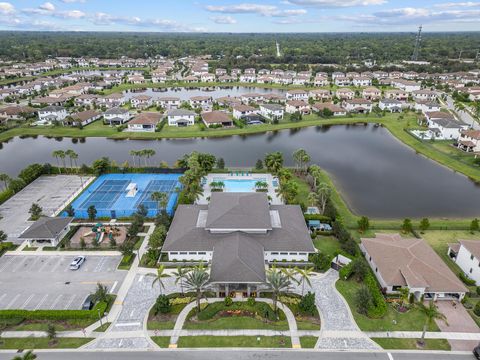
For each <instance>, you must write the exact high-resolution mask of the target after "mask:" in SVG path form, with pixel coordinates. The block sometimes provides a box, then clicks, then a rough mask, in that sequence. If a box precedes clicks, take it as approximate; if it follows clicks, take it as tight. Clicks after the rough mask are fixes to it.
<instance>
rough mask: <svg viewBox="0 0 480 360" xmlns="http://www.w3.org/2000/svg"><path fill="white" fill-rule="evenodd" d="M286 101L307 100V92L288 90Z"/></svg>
mask: <svg viewBox="0 0 480 360" xmlns="http://www.w3.org/2000/svg"><path fill="white" fill-rule="evenodd" d="M287 100H304V101H307V100H308V91H306V90H288V91H287Z"/></svg>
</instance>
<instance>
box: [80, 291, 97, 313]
mask: <svg viewBox="0 0 480 360" xmlns="http://www.w3.org/2000/svg"><path fill="white" fill-rule="evenodd" d="M93 305H94V301H93V295H91V294H90V295H88V296H87V298H86V299H85V301H84V302H83V305H82V310H92V308H93Z"/></svg>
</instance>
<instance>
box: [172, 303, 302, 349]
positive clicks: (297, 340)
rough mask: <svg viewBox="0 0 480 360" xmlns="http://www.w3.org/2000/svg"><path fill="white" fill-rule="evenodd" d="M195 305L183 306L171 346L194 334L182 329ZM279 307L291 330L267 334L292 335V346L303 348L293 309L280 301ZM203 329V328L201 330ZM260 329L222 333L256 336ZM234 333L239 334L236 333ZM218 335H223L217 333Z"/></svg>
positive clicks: (270, 331) (271, 331) (173, 346)
mask: <svg viewBox="0 0 480 360" xmlns="http://www.w3.org/2000/svg"><path fill="white" fill-rule="evenodd" d="M224 300H225V299H223V298H209V299H202V300H200V302H201V303H202V304H204V303H209V304H211V303H215V302H223V301H224ZM233 301H235V302H236V301H247V299H244V298H242V299H233ZM256 301H260V302H265V303H269V304H272V303H273V301H272V299H266V298H265V299H264V298H257V299H256ZM195 306H197V303H196V302H195V301H194V302H191V303H190V304H188V305H187V306H185V307H184V308H183V310H182V311H181V312H180V314H179V315H178V317H177V321H176V322H175V327H174V328H173V334H172V335H171V338H170V345H169V347H170V348H176V347H177V342H178V338H179V337H180V336H190V335H188V334H189V333H192V334H193V333H195V331H192V332H191V331H190V330H182V329H183V326H184V324H185V321H186V319H187V316H188V314H189V313H190V311H192V309H193V308H194V307H195ZM278 308H279V309H280V310H282V311H283V312H284V313H285V317H286V318H287V322H288V328H289V329H290V330H289V331H288V330H286V331H283V332H282V331H276V330H266V332H267V333H268V335H266V336H274V335H280V334H281V335H285V336H290V338H291V340H292V348H294V349H299V348H301V345H300V338H299V335H298V330H297V321H296V320H295V316H294V315H293V313H292V311H291V310H290V309H289V308H288V307H287V306H285V305H283V304H282V303H280V302H279V303H278ZM202 331H203V330H201V332H202ZM207 331H208V330H207ZM258 331H259V330H221V332H222V333H229V334H230V335H229V336H239V335H248V334H249V333H250V334H251V336H255V335H259V334H258ZM185 334H186V335H185ZM234 334H238V335H234ZM199 335H200V334H199ZM199 335H193V336H199ZM202 335H203V334H202ZM216 336H222V335H216Z"/></svg>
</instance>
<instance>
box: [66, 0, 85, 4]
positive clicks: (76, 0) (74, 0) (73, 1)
mask: <svg viewBox="0 0 480 360" xmlns="http://www.w3.org/2000/svg"><path fill="white" fill-rule="evenodd" d="M60 1H61V2H63V3H66V4H71V3H84V2H85V0H60Z"/></svg>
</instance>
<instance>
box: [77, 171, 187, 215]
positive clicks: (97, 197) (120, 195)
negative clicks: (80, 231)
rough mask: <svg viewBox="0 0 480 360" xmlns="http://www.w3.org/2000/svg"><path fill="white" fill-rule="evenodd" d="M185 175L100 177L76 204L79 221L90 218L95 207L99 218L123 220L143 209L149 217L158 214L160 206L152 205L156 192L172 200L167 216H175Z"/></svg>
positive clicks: (117, 175)
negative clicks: (88, 211) (138, 209)
mask: <svg viewBox="0 0 480 360" xmlns="http://www.w3.org/2000/svg"><path fill="white" fill-rule="evenodd" d="M180 176H181V174H107V175H102V176H100V177H99V178H98V179H97V180H95V182H94V183H93V184H92V185H90V186H89V187H88V188H87V189H86V190H85V191H84V192H83V193H82V194H81V195H80V196H79V197H78V198H77V199H75V201H74V202H73V203H72V207H73V209H74V210H75V217H76V218H82V219H84V218H88V213H87V209H88V208H89V207H90V206H92V205H93V206H95V209H96V210H97V217H108V218H120V217H128V216H131V215H132V214H133V213H134V212H136V211H137V208H138V206H139V205H141V204H143V205H145V206H146V207H147V208H148V216H149V217H153V216H155V215H156V214H157V211H158V210H157V209H158V203H157V202H156V201H152V199H151V196H152V194H153V193H154V192H157V191H159V192H164V193H166V194H167V196H168V205H167V207H166V210H167V212H168V213H169V214H170V215H172V214H173V209H174V208H175V204H176V202H177V199H178V192H177V189H178V188H180V186H181V185H180V182H179V181H178V178H179V177H180Z"/></svg>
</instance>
